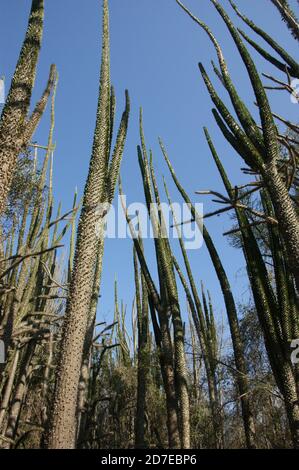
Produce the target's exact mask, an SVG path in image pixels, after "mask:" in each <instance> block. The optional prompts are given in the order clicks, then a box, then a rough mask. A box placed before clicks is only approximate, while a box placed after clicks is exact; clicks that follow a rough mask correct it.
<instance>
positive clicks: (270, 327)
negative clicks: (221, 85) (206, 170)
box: [205, 129, 299, 448]
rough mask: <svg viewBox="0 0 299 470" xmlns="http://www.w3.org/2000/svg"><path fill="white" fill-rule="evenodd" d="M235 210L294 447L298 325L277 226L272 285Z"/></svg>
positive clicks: (267, 203)
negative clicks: (293, 353) (293, 354)
mask: <svg viewBox="0 0 299 470" xmlns="http://www.w3.org/2000/svg"><path fill="white" fill-rule="evenodd" d="M205 135H206V138H207V142H208V144H209V147H210V150H211V153H212V156H213V159H214V161H215V163H216V165H217V168H218V171H219V173H220V176H221V179H222V181H223V184H224V186H225V188H226V191H227V193H228V195H229V197H230V198H231V200H233V197H234V189H233V187H232V185H231V183H230V181H229V179H228V177H227V175H226V172H225V170H224V167H223V165H222V163H221V161H220V158H219V157H218V155H217V152H216V149H215V147H214V145H213V143H212V140H211V138H210V136H209V133H208V131H207V130H206V129H205ZM261 199H262V202H263V206H264V209H265V214H267V215H269V216H272V215H273V208H272V205H271V200H270V198H269V195H268V194H267V192H266V191H265V190H264V191H263V192H262V194H261ZM235 210H236V215H237V218H238V223H239V227H240V232H241V235H242V248H243V251H244V255H245V259H246V265H247V271H248V275H249V281H250V284H251V288H252V293H253V298H254V301H255V305H256V309H257V314H258V317H259V321H260V324H261V327H262V330H263V334H264V338H265V345H266V349H267V353H268V356H269V361H270V364H271V367H272V370H273V374H274V377H275V380H276V383H277V386H278V388H279V389H280V391H281V393H282V396H283V397H284V401H285V406H286V412H287V416H288V419H289V425H290V430H291V434H292V439H293V443H294V446H295V447H296V448H298V422H299V407H298V392H297V387H298V378H297V377H296V367H297V366H296V365H292V364H291V351H290V349H289V344H290V342H291V340H292V338H293V337H298V327H299V322H298V306H297V301H296V294H295V291H294V282H293V279H290V277H289V274H287V266H286V262H285V256H284V247H283V243H282V240H281V235H280V233H279V230H278V227H277V226H272V225H271V224H269V225H268V237H269V246H270V253H271V256H272V259H273V270H274V279H275V289H274V287H272V284H273V282H272V283H271V279H270V277H269V274H268V272H267V266H266V264H265V262H264V260H263V258H262V255H261V252H260V249H259V246H258V243H257V241H256V239H255V236H254V233H253V230H252V227H251V225H250V222H249V220H248V218H247V215H246V212H245V210H244V208H241V207H238V204H237V207H236V208H235Z"/></svg>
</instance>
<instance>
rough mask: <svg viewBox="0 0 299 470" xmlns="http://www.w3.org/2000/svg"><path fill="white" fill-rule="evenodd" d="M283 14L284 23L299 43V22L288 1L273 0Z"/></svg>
mask: <svg viewBox="0 0 299 470" xmlns="http://www.w3.org/2000/svg"><path fill="white" fill-rule="evenodd" d="M271 2H272V3H273V5H275V6H276V8H277V9H278V11H279V12H280V14H281V17H282V19H283V21H285V23H286V24H287V27H288V28H289V30H290V31H291V32H292V34H293V36H294V38H295V39H297V40H298V41H299V22H298V19H297V17H296V15H295V13H294V12H293V11H292V10H291V7H290V4H289V2H288V1H287V0H271Z"/></svg>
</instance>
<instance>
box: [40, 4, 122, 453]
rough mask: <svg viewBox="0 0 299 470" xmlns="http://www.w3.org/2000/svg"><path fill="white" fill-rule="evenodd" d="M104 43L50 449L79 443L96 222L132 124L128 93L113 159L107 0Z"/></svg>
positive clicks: (111, 190)
mask: <svg viewBox="0 0 299 470" xmlns="http://www.w3.org/2000/svg"><path fill="white" fill-rule="evenodd" d="M102 47H103V50H102V65H101V75H100V91H99V101H98V110H97V119H96V128H95V134H94V141H93V148H92V156H91V160H90V167H89V174H88V178H87V182H86V186H85V190H84V198H83V207H82V211H81V216H80V220H79V226H78V234H77V242H76V250H75V258H74V267H73V272H72V276H71V283H70V289H69V297H68V301H67V307H66V319H65V323H64V329H63V334H62V343H61V354H60V358H61V360H60V364H59V371H58V377H57V383H56V388H55V394H54V405H53V413H52V417H51V424H50V428H49V435H48V443H47V446H48V447H49V448H73V447H74V446H75V440H76V429H77V394H78V385H79V379H80V369H81V364H82V354H83V346H84V339H85V336H86V333H87V326H88V317H89V313H90V306H91V301H92V295H93V291H94V275H95V268H96V260H97V249H98V237H97V224H98V223H99V224H102V223H103V217H104V215H105V213H104V212H105V211H104V210H102V212H101V208H102V207H103V205H104V204H105V203H111V202H112V198H113V194H114V188H115V185H116V182H117V178H118V172H119V167H120V161H121V158H122V153H123V149H124V143H125V138H126V132H127V125H128V117H129V98H128V93H126V109H125V112H124V114H123V117H122V120H121V124H120V128H119V132H118V136H117V140H116V146H115V149H114V152H113V155H112V158H111V160H110V145H111V129H112V122H111V114H112V113H111V108H112V99H111V88H110V47H109V12H108V1H107V0H104V2H103V46H102ZM99 211H100V212H101V213H100V217H99V215H98V212H99ZM99 218H100V220H99ZM101 233H102V232H101ZM100 236H103V235H102V234H101V235H100Z"/></svg>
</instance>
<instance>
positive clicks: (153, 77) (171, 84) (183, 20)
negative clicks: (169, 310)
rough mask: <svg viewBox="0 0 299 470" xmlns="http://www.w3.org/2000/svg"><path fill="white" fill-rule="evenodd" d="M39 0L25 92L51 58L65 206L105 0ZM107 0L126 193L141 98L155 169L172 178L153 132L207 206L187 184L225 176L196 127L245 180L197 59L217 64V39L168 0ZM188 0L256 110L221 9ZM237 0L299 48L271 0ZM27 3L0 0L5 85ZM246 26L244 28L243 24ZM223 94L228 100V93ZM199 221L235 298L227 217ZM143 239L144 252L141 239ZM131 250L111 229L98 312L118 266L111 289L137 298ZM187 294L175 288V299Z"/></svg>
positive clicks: (239, 281) (81, 174)
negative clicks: (126, 122) (124, 125)
mask: <svg viewBox="0 0 299 470" xmlns="http://www.w3.org/2000/svg"><path fill="white" fill-rule="evenodd" d="M45 3H46V9H45V31H44V38H43V47H42V52H41V55H40V62H39V66H38V72H37V80H36V87H35V90H34V94H33V102H35V100H36V99H37V98H38V96H39V95H40V93H41V91H42V90H43V88H44V85H45V82H46V80H47V76H48V69H49V66H50V64H51V63H52V62H54V63H56V65H57V68H58V71H59V77H60V78H59V85H58V91H57V100H56V130H55V141H56V143H57V147H56V152H55V165H54V189H55V197H56V200H57V201H59V200H61V201H62V203H63V208H64V210H65V211H67V210H68V209H69V208H70V206H71V201H72V198H73V193H74V188H75V187H76V186H77V187H78V189H79V193H80V194H82V190H83V187H84V182H85V177H86V174H87V170H88V163H89V158H90V153H91V145H92V135H93V131H94V123H95V113H96V106H97V94H98V76H99V65H100V50H101V49H100V46H101V9H100V5H101V2H100V1H99V0H86V1H84V2H83V1H82V0H51V1H49V0H48V1H46V2H45ZM109 3H110V24H111V70H112V82H113V84H114V86H115V89H116V94H117V117H118V121H119V119H120V116H121V112H122V110H123V106H124V90H125V89H126V88H128V89H129V92H130V96H131V103H132V113H131V117H130V127H129V133H128V139H127V144H126V148H125V153H124V159H123V165H122V177H123V186H124V191H125V193H126V194H127V198H128V201H129V202H130V201H140V200H143V193H142V188H141V180H140V176H139V169H138V165H137V159H136V145H137V144H138V143H139V137H138V110H139V107H140V106H142V107H143V110H144V126H145V134H146V140H147V145H148V147H150V148H152V149H153V152H154V163H155V167H156V170H157V176H158V180H159V182H160V183H162V179H161V177H162V175H163V174H164V175H165V176H166V177H167V180H168V181H169V182H170V177H169V174H168V172H167V169H166V167H165V164H164V162H163V159H162V156H161V152H160V150H159V146H158V143H157V138H158V136H161V137H162V139H163V140H164V142H165V145H166V147H167V149H168V152H169V156H170V158H171V160H172V163H173V165H174V167H175V170H176V172H177V175H178V176H179V177H180V180H181V182H182V183H183V185H184V186H185V188H186V189H187V191H188V192H189V194H190V195H191V196H192V199H193V200H194V201H198V202H201V201H203V202H204V203H205V211H209V210H211V209H212V208H215V205H214V204H213V203H211V202H210V201H209V199H203V200H202V199H201V198H200V197H199V196H196V195H195V194H194V191H195V190H198V189H215V190H221V191H222V186H221V182H220V179H219V176H218V174H217V170H216V168H215V166H214V163H213V161H212V159H211V157H210V154H209V150H208V148H207V144H206V142H205V139H204V136H203V131H202V128H203V126H207V127H208V128H209V131H210V133H211V135H212V137H213V138H214V143H215V145H216V147H217V149H218V151H219V154H220V155H221V158H222V161H223V163H224V165H225V167H226V169H227V171H228V173H229V175H230V177H231V180H232V182H233V183H234V184H239V183H240V182H242V181H244V176H243V175H242V174H241V172H240V166H242V163H241V161H240V159H239V157H238V156H237V155H236V154H235V153H234V152H233V151H232V150H231V148H230V147H229V145H228V144H227V143H226V142H225V140H224V139H223V137H222V136H221V134H220V131H219V130H218V128H217V125H216V123H215V122H214V120H213V118H212V116H211V111H210V110H211V108H212V104H211V101H210V98H209V96H208V94H207V91H206V89H205V86H204V85H203V82H202V79H201V77H200V75H199V71H198V67H197V64H198V62H199V61H201V62H203V63H204V65H205V66H206V67H207V69H208V71H209V72H211V76H213V75H212V71H211V65H210V61H211V59H214V60H215V59H216V54H215V51H214V49H213V47H212V46H211V44H210V43H209V40H208V38H207V37H206V35H205V33H204V32H203V31H202V30H201V29H200V28H199V27H198V26H196V25H195V24H194V23H193V22H192V21H191V20H190V19H189V17H187V15H186V14H185V13H184V12H183V11H181V9H180V8H179V7H178V6H177V4H176V2H175V0H110V2H109ZM185 3H186V5H187V6H188V7H189V8H190V9H191V10H192V11H193V12H194V13H195V14H196V15H197V16H199V17H200V18H202V19H203V20H205V21H206V22H207V24H208V25H209V26H210V27H211V29H212V30H213V32H214V33H215V35H216V37H217V39H218V40H219V41H220V43H221V45H222V47H223V50H224V53H225V56H226V58H227V62H228V65H229V69H230V71H231V74H232V77H233V79H234V81H235V83H236V85H237V88H238V90H239V92H240V94H241V96H242V98H243V99H244V100H245V101H246V103H248V104H251V106H250V107H251V109H252V112H253V113H255V114H256V109H255V107H254V105H253V101H254V97H253V94H252V90H251V87H250V84H249V81H248V78H247V76H246V72H245V69H244V66H243V65H242V64H240V60H239V56H238V52H237V51H236V48H235V46H234V44H233V42H232V40H231V38H230V36H229V34H228V32H227V30H226V28H225V26H224V24H223V22H222V20H221V18H220V17H219V15H218V14H217V12H216V11H215V9H214V8H213V6H212V5H211V3H210V2H209V1H208V0H186V2H185ZM222 4H223V5H224V6H226V8H227V10H228V11H229V13H230V14H231V17H232V18H233V19H234V20H235V22H236V23H238V24H240V21H239V20H238V19H237V18H236V16H235V14H234V13H233V12H232V10H231V8H230V6H229V3H228V1H226V0H223V2H222ZM237 4H238V6H239V7H240V9H241V10H243V11H244V12H245V13H246V14H247V15H248V16H249V17H251V18H252V19H253V20H254V21H255V22H256V23H257V24H258V25H261V26H262V27H264V29H265V30H266V31H267V32H269V33H270V34H271V33H272V34H273V35H274V36H275V37H276V39H277V40H278V41H279V42H280V43H281V44H282V45H283V46H284V47H286V48H287V49H288V50H289V52H290V53H292V55H293V56H295V57H296V56H297V57H298V46H296V43H295V41H294V40H293V39H292V38H291V36H290V34H289V33H288V30H287V28H286V26H285V25H284V23H282V21H281V18H280V16H279V15H278V13H277V11H276V10H275V9H274V8H273V6H272V5H271V2H270V1H269V0H250V1H249V0H247V1H245V0H243V1H240V0H239V1H237ZM291 4H292V5H294V8H296V5H297V6H298V4H297V2H295V1H292V2H291ZM30 5H31V2H30V1H29V0H22V1H20V0H9V1H7V0H6V1H2V2H1V20H2V21H1V28H0V41H1V43H0V44H1V48H0V75H5V77H6V86H7V87H8V86H9V81H10V79H11V77H12V74H13V71H14V67H15V64H16V61H17V58H18V53H19V49H20V46H21V44H22V41H23V37H24V34H25V30H26V24H27V19H28V13H29V9H30ZM242 28H244V29H245V30H246V27H245V26H243V25H242ZM251 36H252V34H251ZM253 55H254V57H255V58H256V63H257V64H258V67H259V70H260V71H261V72H273V69H272V68H271V67H270V66H269V65H268V64H266V63H265V62H264V61H263V60H262V59H260V58H259V57H257V55H256V54H255V53H254V52H253ZM275 75H276V76H277V75H279V74H278V72H276V71H275ZM213 80H214V83H216V84H217V86H218V89H219V88H220V86H219V83H218V82H217V80H216V79H215V78H214V77H213ZM270 93H271V94H270V95H269V96H270V97H271V102H272V103H273V109H274V110H275V111H276V112H278V113H280V114H282V115H284V116H287V117H288V118H289V119H293V120H298V117H297V116H298V106H297V105H294V104H291V102H290V99H289V97H288V95H287V94H285V93H283V92H270ZM223 96H225V95H223ZM226 101H227V103H228V102H229V101H228V100H227V98H226ZM48 111H49V110H48ZM48 125H49V112H47V114H46V115H45V116H44V117H43V120H42V123H41V126H40V129H39V130H38V132H37V133H36V136H35V139H34V140H38V142H39V143H40V144H45V143H46V138H47V130H48ZM161 189H162V187H161ZM170 189H171V194H172V198H173V199H174V200H179V199H178V198H177V197H176V194H177V193H176V192H175V191H174V188H173V185H171V184H170ZM207 226H208V228H209V230H210V232H211V235H212V236H213V239H214V241H215V243H216V245H217V248H218V250H219V252H220V254H221V256H222V258H223V263H224V265H225V268H226V270H227V272H228V274H229V278H230V280H231V283H232V286H233V289H234V293H235V295H236V300H237V301H238V302H242V301H246V299H247V298H248V282H247V278H246V273H245V269H244V260H243V257H242V255H241V253H240V252H239V251H236V250H235V249H232V248H231V247H230V246H229V245H228V242H227V239H225V238H224V237H223V235H222V233H223V232H224V231H225V230H226V229H228V228H229V227H230V221H229V219H228V217H227V216H222V217H217V218H215V219H213V220H209V221H208V223H207ZM146 248H147V249H149V252H148V253H149V256H151V251H150V246H149V244H148V243H147V245H146ZM190 256H191V261H192V266H193V268H194V272H195V274H196V277H197V279H198V280H200V279H203V280H204V283H205V286H206V287H207V288H208V289H209V290H210V291H211V293H212V297H213V301H214V304H215V306H216V309H217V311H218V314H219V317H220V315H221V313H223V312H224V308H223V302H222V297H221V292H220V290H219V286H218V282H217V279H216V277H215V274H214V271H213V267H212V266H211V263H210V260H209V258H208V256H207V253H206V250H205V248H202V249H200V250H199V251H194V252H190ZM131 259H132V249H131V241H130V240H107V243H106V251H105V259H104V275H103V283H102V299H101V305H100V308H99V315H100V316H101V318H104V319H107V320H108V319H110V318H111V314H112V309H113V282H114V278H115V276H117V278H118V283H119V297H120V298H123V299H124V302H125V303H127V305H128V309H129V310H130V308H131V303H132V300H133V272H132V262H131ZM184 306H185V301H184V300H183V301H182V307H183V310H184Z"/></svg>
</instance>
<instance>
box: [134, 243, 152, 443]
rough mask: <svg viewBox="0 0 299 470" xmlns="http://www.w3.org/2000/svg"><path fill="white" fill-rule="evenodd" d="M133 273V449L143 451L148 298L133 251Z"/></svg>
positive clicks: (147, 348)
mask: <svg viewBox="0 0 299 470" xmlns="http://www.w3.org/2000/svg"><path fill="white" fill-rule="evenodd" d="M134 272H135V288H136V310H137V330H138V353H137V354H138V358H137V361H138V364H137V367H138V369H137V403H136V423H135V447H136V448H137V449H143V448H145V447H146V443H145V435H144V434H145V408H146V391H147V386H148V372H149V347H148V346H149V344H148V341H149V330H148V296H147V287H146V283H145V280H144V277H143V276H142V274H141V289H140V278H139V271H138V263H137V256H136V251H135V249H134Z"/></svg>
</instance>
